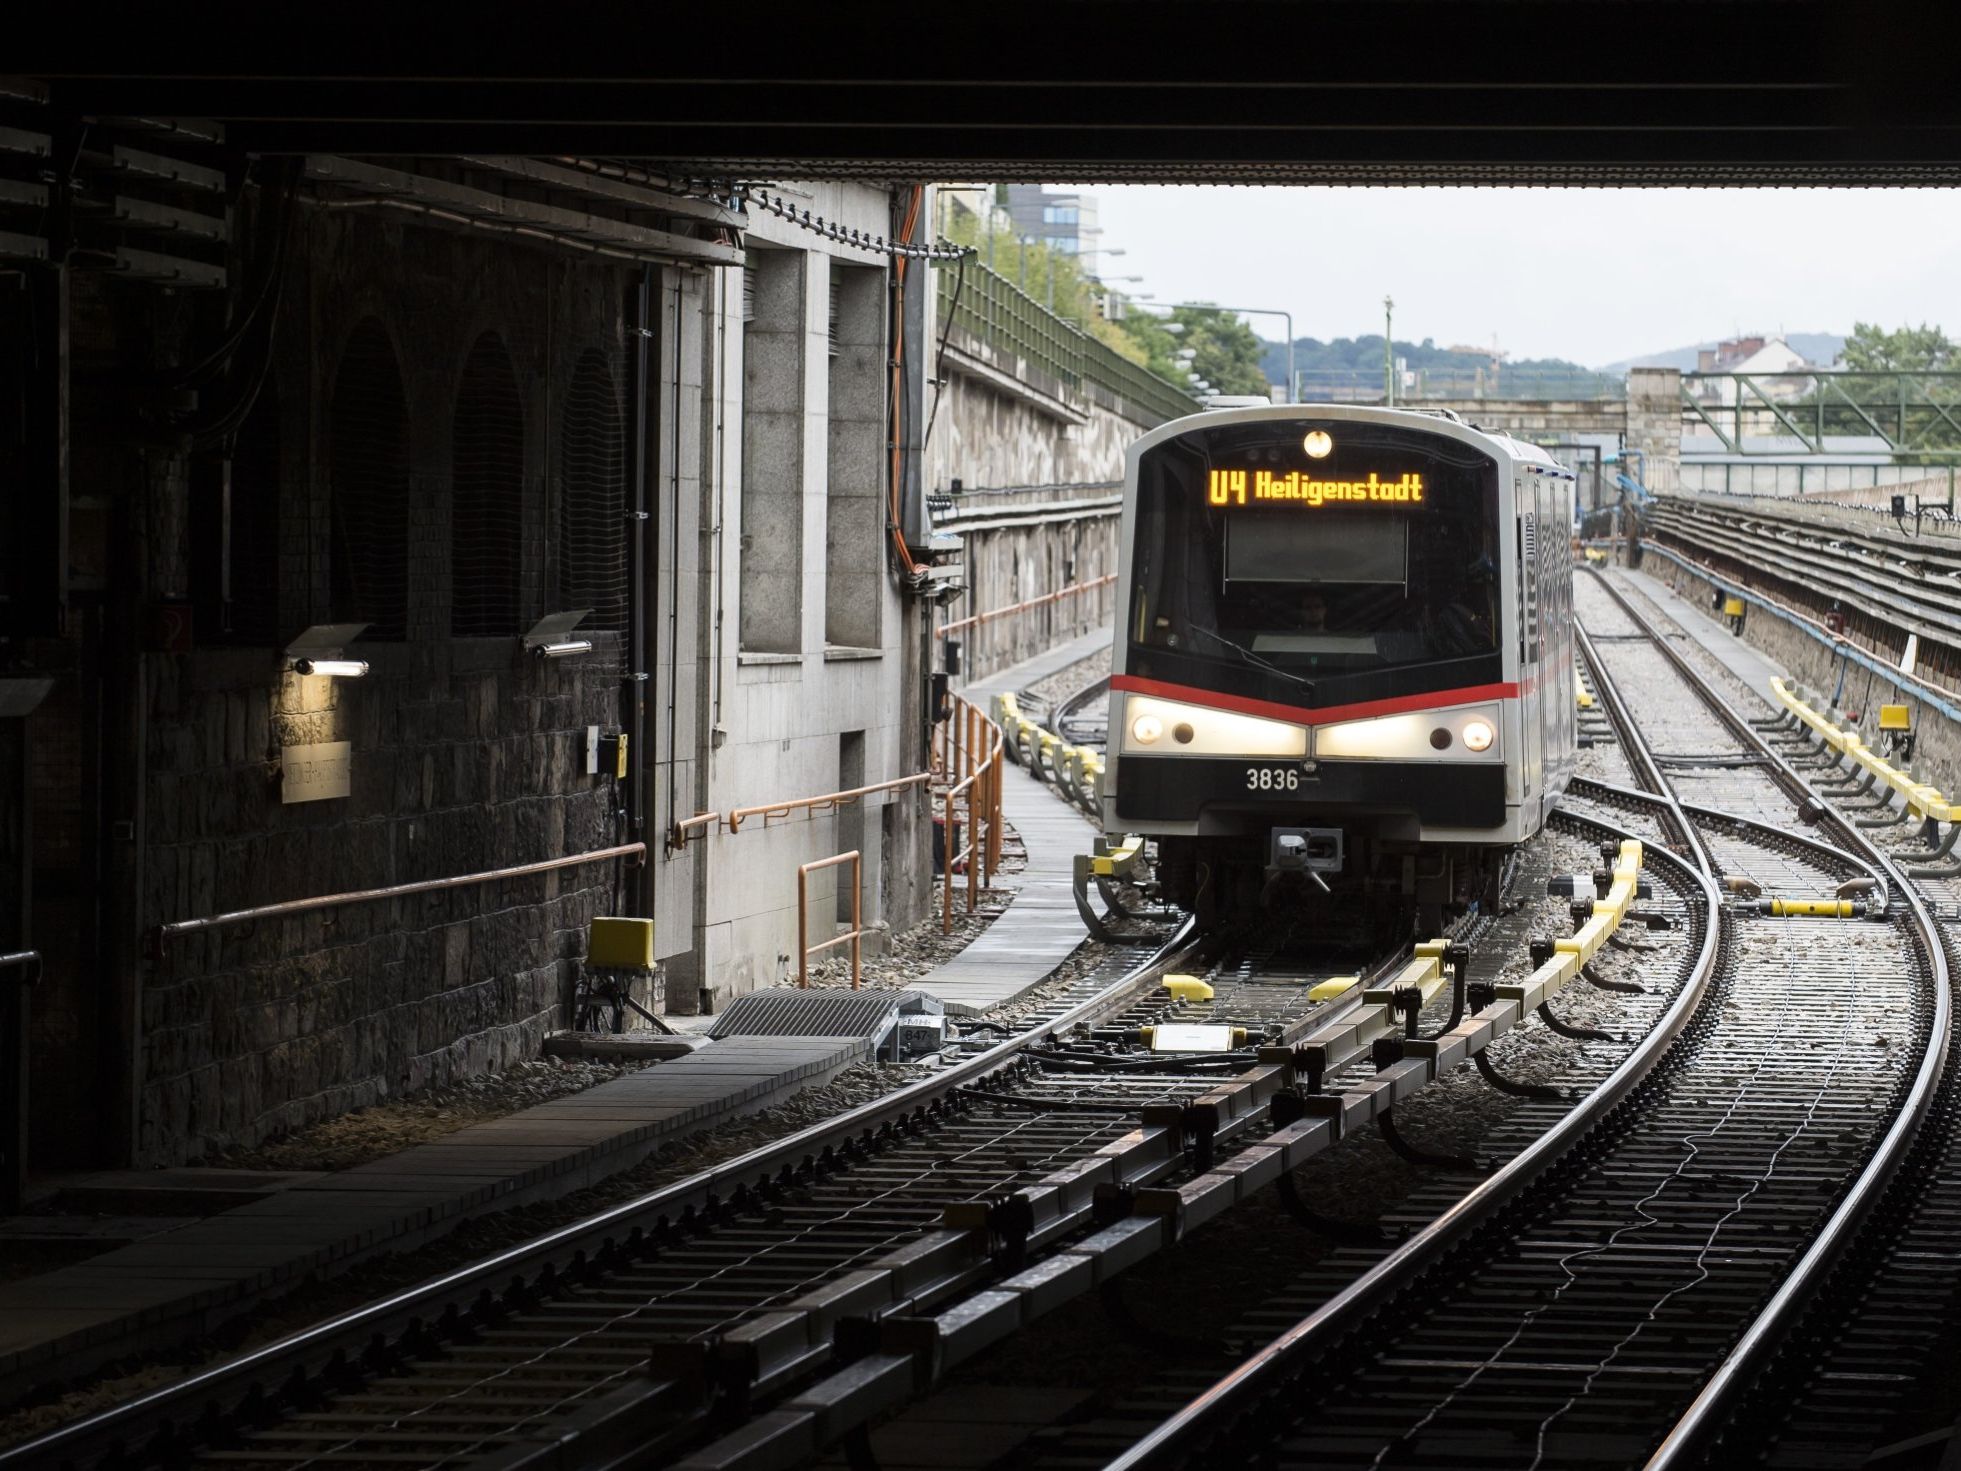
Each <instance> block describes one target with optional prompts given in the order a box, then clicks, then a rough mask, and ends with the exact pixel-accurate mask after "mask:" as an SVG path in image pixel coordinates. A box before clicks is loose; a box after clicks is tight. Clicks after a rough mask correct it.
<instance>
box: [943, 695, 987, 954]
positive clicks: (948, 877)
mask: <svg viewBox="0 0 1961 1471" xmlns="http://www.w3.org/2000/svg"><path fill="white" fill-rule="evenodd" d="M952 698H953V710H952V713H951V714H950V715H948V716H947V718H946V720H945V721H943V722H942V723H941V724H940V725H938V726H935V727H934V731H933V740H934V753H933V754H934V765H935V767H936V768H937V769H938V771H939V773H940V777H941V779H942V780H943V781H945V782H946V783H947V786H946V789H945V791H943V792H942V793H941V794H940V800H941V802H942V803H943V804H944V805H943V808H942V812H941V821H942V822H943V823H944V827H943V829H942V833H943V836H942V838H941V844H942V848H941V856H942V859H943V862H942V864H941V869H940V933H941V934H952V933H953V875H954V873H955V871H956V870H957V869H958V868H959V867H960V865H961V864H962V863H964V864H966V878H967V912H968V913H969V914H972V913H973V912H974V910H975V909H976V908H978V907H979V904H980V891H981V890H982V889H983V888H985V887H987V886H988V884H989V883H990V882H991V881H992V880H993V877H994V871H995V870H996V869H997V868H998V867H1000V863H1001V769H1002V765H1003V762H1004V760H1005V757H1004V752H1003V739H1002V735H1001V727H1000V726H999V725H997V724H995V723H994V721H993V720H992V719H991V718H989V716H988V714H987V712H986V711H985V710H983V709H981V708H980V707H979V706H978V705H974V704H971V703H969V702H968V701H966V700H964V699H962V698H961V697H960V696H959V695H955V696H953V697H952ZM961 817H964V818H965V819H966V822H965V825H964V826H962V825H960V824H959V822H958V819H959V818H961ZM956 834H962V835H964V841H960V840H958V839H956V836H955V835H956ZM957 841H958V842H959V846H958V847H956V846H955V845H956V842H957Z"/></svg>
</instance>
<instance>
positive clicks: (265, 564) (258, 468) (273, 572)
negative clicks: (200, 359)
mask: <svg viewBox="0 0 1961 1471" xmlns="http://www.w3.org/2000/svg"><path fill="white" fill-rule="evenodd" d="M279 497H280V484H279V385H278V384H277V383H276V382H274V381H273V375H271V374H267V376H266V382H265V385H264V387H262V388H261V389H260V390H259V396H258V398H257V400H256V401H255V402H254V403H253V405H252V411H251V412H250V413H249V414H247V415H246V416H245V422H244V423H243V424H241V425H240V426H239V430H238V438H237V439H236V440H235V441H233V443H232V451H231V538H230V541H231V545H230V553H231V555H230V565H231V627H230V628H229V629H228V630H227V633H228V636H229V637H230V639H231V641H232V642H234V643H245V644H273V643H278V642H280V641H281V639H280V634H281V633H282V632H283V630H282V629H281V628H280V627H279V585H280V576H281V572H282V570H283V569H282V567H281V565H280V560H279ZM302 621H304V620H302ZM293 631H294V632H297V631H298V629H297V628H295V629H294V630H293Z"/></svg>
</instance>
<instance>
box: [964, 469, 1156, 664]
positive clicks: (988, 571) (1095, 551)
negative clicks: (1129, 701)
mask: <svg viewBox="0 0 1961 1471" xmlns="http://www.w3.org/2000/svg"><path fill="white" fill-rule="evenodd" d="M1122 519H1123V483H1122V481H1120V480H1119V481H1113V482H1110V483H1107V484H1102V485H1077V486H1031V487H1027V488H1024V489H1020V490H1001V491H982V492H977V493H967V494H962V495H959V496H956V497H954V498H953V503H952V505H951V506H950V507H949V508H948V509H947V510H946V511H944V512H942V513H941V514H940V515H939V517H938V518H937V525H938V527H939V529H940V530H942V531H947V532H952V533H954V534H956V535H958V536H959V537H960V539H961V544H962V552H961V557H962V573H963V576H964V578H965V581H966V584H967V593H966V596H965V597H964V598H962V599H961V600H960V601H958V602H956V603H953V604H951V605H950V606H949V607H948V609H947V611H946V614H945V617H944V621H946V622H955V621H958V620H960V619H964V618H967V617H969V616H971V615H973V614H975V613H983V612H989V611H992V610H995V609H1000V608H1007V607H1012V606H1014V605H1015V604H1017V603H1023V602H1027V601H1029V600H1030V599H1033V598H1038V597H1041V596H1043V595H1044V594H1047V593H1052V592H1054V591H1056V590H1057V589H1059V588H1064V587H1070V586H1077V587H1080V586H1083V585H1085V584H1088V583H1092V582H1095V581H1096V580H1097V579H1099V578H1102V577H1105V576H1107V575H1109V574H1110V573H1113V572H1115V571H1116V570H1117V560H1118V556H1117V552H1118V545H1117V543H1118V530H1119V527H1120V526H1121V524H1122ZM1116 600H1117V589H1116V585H1115V584H1114V583H1111V584H1108V585H1106V586H1103V587H1099V588H1095V589H1093V590H1091V591H1088V592H1084V593H1081V594H1078V595H1075V596H1071V597H1067V598H1060V599H1057V600H1055V601H1053V602H1050V603H1045V604H1043V605H1041V606H1039V607H1035V608H1029V609H1026V610H1024V611H1022V612H1019V613H1012V614H1009V615H1008V616H1006V617H1003V618H998V619H991V620H989V621H988V622H986V623H983V624H979V625H976V626H973V627H969V628H966V629H963V630H960V631H958V632H957V633H955V634H954V635H953V636H954V637H955V638H957V639H959V641H960V649H961V652H960V663H961V672H962V675H963V677H964V678H966V679H982V678H985V677H987V676H988V675H991V674H994V673H997V672H998V671H1000V670H1002V669H1006V668H1009V667H1011V666H1012V665H1015V664H1019V663H1021V662H1022V661H1023V660H1025V659H1031V658H1033V657H1035V656H1036V655H1037V654H1040V653H1043V652H1044V651H1046V650H1048V649H1051V648H1054V647H1055V646H1056V645H1057V644H1061V643H1067V642H1068V641H1069V640H1071V639H1074V638H1080V637H1081V636H1082V635H1084V634H1086V633H1090V632H1092V631H1094V630H1096V629H1107V628H1108V627H1109V626H1110V622H1111V618H1112V616H1113V613H1114V610H1115V608H1116Z"/></svg>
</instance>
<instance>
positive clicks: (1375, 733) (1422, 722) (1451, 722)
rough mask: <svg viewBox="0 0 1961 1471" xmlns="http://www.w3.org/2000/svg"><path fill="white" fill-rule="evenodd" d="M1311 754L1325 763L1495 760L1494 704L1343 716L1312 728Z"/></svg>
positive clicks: (1498, 753)
mask: <svg viewBox="0 0 1961 1471" xmlns="http://www.w3.org/2000/svg"><path fill="white" fill-rule="evenodd" d="M1314 756H1315V759H1316V760H1328V761H1498V760H1501V759H1503V753H1502V752H1501V751H1500V750H1499V747H1498V707H1497V706H1496V705H1471V706H1465V707H1462V708H1459V709H1456V710H1417V711H1412V712H1411V713H1410V714H1408V715H1380V716H1377V717H1376V718H1375V719H1373V720H1344V721H1342V722H1340V723H1339V724H1337V725H1324V726H1322V727H1320V728H1319V729H1318V730H1316V731H1315V732H1314Z"/></svg>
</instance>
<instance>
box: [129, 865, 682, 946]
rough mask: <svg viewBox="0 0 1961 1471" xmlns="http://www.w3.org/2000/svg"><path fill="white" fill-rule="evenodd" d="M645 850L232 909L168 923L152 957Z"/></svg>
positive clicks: (154, 934)
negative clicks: (269, 924)
mask: <svg viewBox="0 0 1961 1471" xmlns="http://www.w3.org/2000/svg"><path fill="white" fill-rule="evenodd" d="M646 851H647V845H646V844H645V843H619V844H616V845H615V846H613V847H611V848H595V849H594V850H593V851H592V852H590V853H573V854H571V855H569V856H567V857H564V858H544V859H540V860H539V861H538V862H536V863H519V864H515V865H513V866H512V867H509V868H490V869H485V870H483V871H482V872H481V873H461V874H454V875H452V876H451V877H449V878H440V879H418V880H416V881H415V882H414V883H407V884H389V885H388V886H387V887H385V888H380V889H353V890H350V891H348V892H347V893H342V894H316V895H314V896H313V897H311V898H307V899H287V900H283V901H282V902H280V903H278V904H259V905H255V906H254V907H252V908H250V909H232V910H227V911H226V912H225V913H223V914H205V915H200V916H199V917H197V918H196V919H177V920H172V921H170V922H169V923H168V924H160V925H158V926H157V927H156V928H155V929H154V930H152V931H151V932H150V948H151V953H152V954H153V955H155V956H157V957H161V956H163V955H164V954H165V953H166V949H167V947H168V945H169V943H170V941H171V940H172V939H173V938H174V937H175V936H178V935H192V934H202V933H203V932H205V931H207V930H218V929H224V928H227V927H228V926H231V925H238V924H250V923H252V922H253V921H254V920H260V919H279V918H282V917H283V916H285V915H289V914H305V913H307V912H309V911H310V910H315V909H338V908H340V907H341V906H342V905H346V904H373V903H375V902H377V901H379V900H382V899H401V898H406V897H407V896H408V895H411V894H428V893H434V892H436V891H437V890H441V889H467V888H472V887H474V886H475V885H477V884H489V883H495V882H497V881H498V880H500V879H515V878H525V877H527V876H529V875H531V874H534V873H549V872H551V871H552V870H553V869H556V868H576V867H578V866H579V865H580V864H582V863H598V862H600V861H601V860H603V859H608V858H625V857H628V856H630V855H632V854H636V853H637V854H641V855H644V854H645V853H646Z"/></svg>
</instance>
